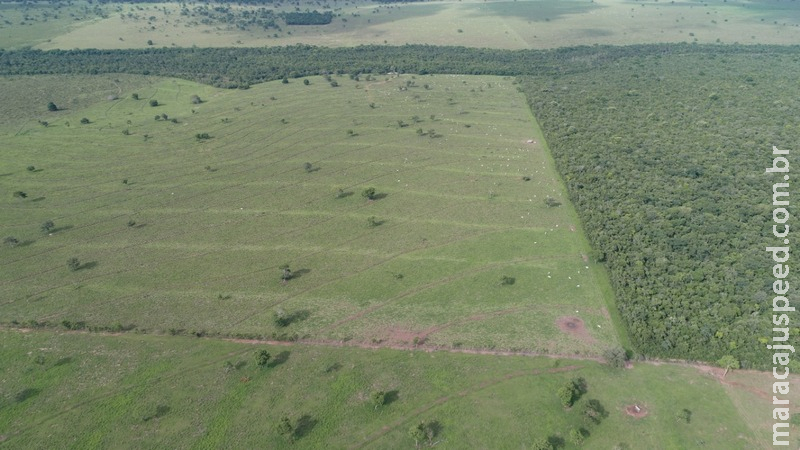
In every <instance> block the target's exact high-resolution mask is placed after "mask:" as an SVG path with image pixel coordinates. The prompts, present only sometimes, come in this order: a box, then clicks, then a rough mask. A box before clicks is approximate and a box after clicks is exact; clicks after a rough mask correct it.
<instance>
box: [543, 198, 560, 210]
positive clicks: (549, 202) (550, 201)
mask: <svg viewBox="0 0 800 450" xmlns="http://www.w3.org/2000/svg"><path fill="white" fill-rule="evenodd" d="M544 204H545V205H547V207H548V208H555V207H556V206H561V202H559V201H558V200H556V199H554V198H553V197H550V196H549V195H548V196H547V198H545V199H544Z"/></svg>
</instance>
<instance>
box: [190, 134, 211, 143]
mask: <svg viewBox="0 0 800 450" xmlns="http://www.w3.org/2000/svg"><path fill="white" fill-rule="evenodd" d="M194 137H195V138H196V139H197V140H199V141H204V140H206V139H211V135H210V134H208V133H197V134H195V135H194Z"/></svg>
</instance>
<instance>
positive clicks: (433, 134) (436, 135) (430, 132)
mask: <svg viewBox="0 0 800 450" xmlns="http://www.w3.org/2000/svg"><path fill="white" fill-rule="evenodd" d="M428 137H429V138H436V137H439V135H438V134H436V130H434V129H433V128H431V129H430V130H428Z"/></svg>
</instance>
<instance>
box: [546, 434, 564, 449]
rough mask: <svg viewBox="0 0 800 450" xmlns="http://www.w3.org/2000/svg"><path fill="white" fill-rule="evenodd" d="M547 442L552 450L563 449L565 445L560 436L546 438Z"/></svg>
mask: <svg viewBox="0 0 800 450" xmlns="http://www.w3.org/2000/svg"><path fill="white" fill-rule="evenodd" d="M547 442H549V443H550V446H551V447H553V449H554V450H558V449H561V448H564V447H565V446H566V445H567V444H566V442H564V438H562V437H561V436H555V435H553V436H548V437H547Z"/></svg>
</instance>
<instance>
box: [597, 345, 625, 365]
mask: <svg viewBox="0 0 800 450" xmlns="http://www.w3.org/2000/svg"><path fill="white" fill-rule="evenodd" d="M603 358H604V359H605V360H606V363H608V365H609V366H611V367H616V368H618V369H621V368H623V367H625V364H626V363H627V362H628V353H627V352H626V351H625V349H624V348H622V347H612V348H609V349H606V350H605V351H603Z"/></svg>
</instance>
